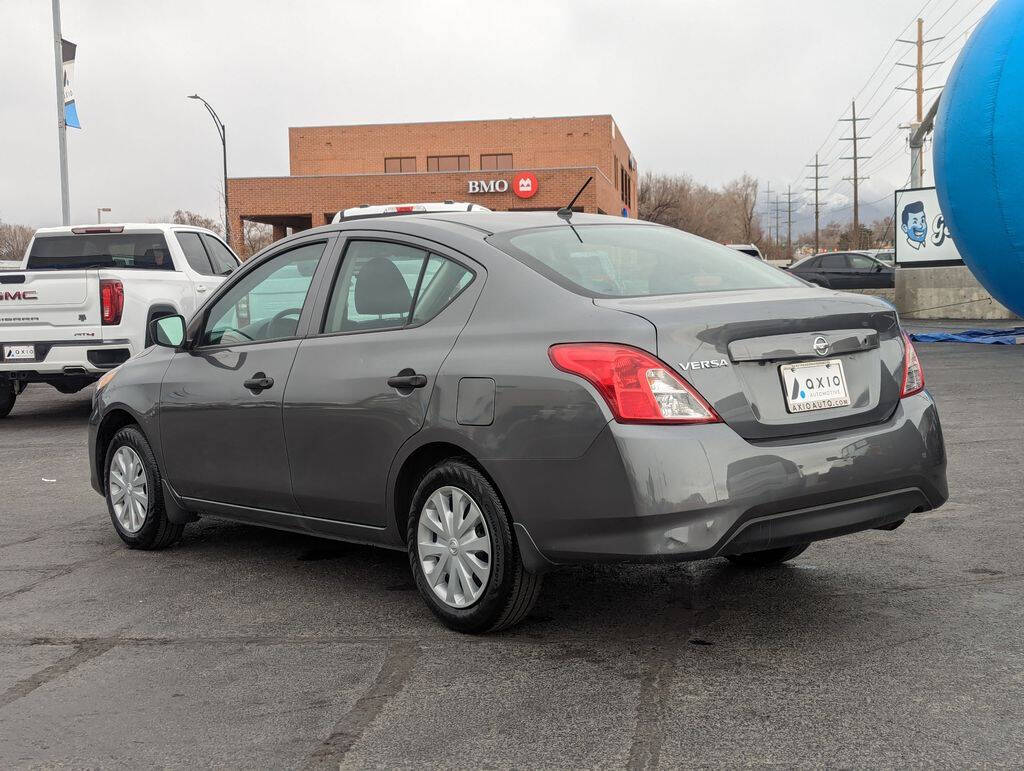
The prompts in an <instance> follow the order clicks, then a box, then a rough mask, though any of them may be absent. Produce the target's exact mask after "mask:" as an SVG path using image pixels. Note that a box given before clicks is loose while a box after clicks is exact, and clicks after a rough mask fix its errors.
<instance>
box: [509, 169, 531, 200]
mask: <svg viewBox="0 0 1024 771" xmlns="http://www.w3.org/2000/svg"><path fill="white" fill-rule="evenodd" d="M512 192H513V193H515V194H516V195H517V196H519V197H520V198H532V197H533V194H534V193H536V192H537V177H535V176H534V175H533V174H531V173H530V172H528V171H521V172H519V173H518V174H516V175H515V176H514V177H513V178H512Z"/></svg>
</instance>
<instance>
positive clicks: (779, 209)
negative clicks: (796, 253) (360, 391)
mask: <svg viewBox="0 0 1024 771" xmlns="http://www.w3.org/2000/svg"><path fill="white" fill-rule="evenodd" d="M780 204H781V201H780V199H779V194H778V193H776V194H775V246H776V247H777V246H779V243H780V242H781V241H782V229H781V228H780V227H779V215H781V214H782V207H781V205H780Z"/></svg>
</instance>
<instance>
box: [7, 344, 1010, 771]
mask: <svg viewBox="0 0 1024 771" xmlns="http://www.w3.org/2000/svg"><path fill="white" fill-rule="evenodd" d="M919 348H920V352H921V358H922V361H923V363H924V366H925V372H926V376H927V381H928V385H929V388H930V389H931V390H932V392H933V394H934V395H935V397H936V398H937V400H938V402H939V405H940V409H941V412H942V417H943V422H944V429H945V434H946V441H947V446H948V450H949V479H950V488H951V495H952V497H951V500H950V502H949V503H948V504H947V505H946V506H945V507H944V508H943V509H940V510H938V511H935V512H930V513H926V514H920V515H916V516H915V517H913V518H912V519H911V520H909V521H908V522H907V524H906V525H905V526H904V527H902V528H901V529H899V530H897V531H895V532H892V533H887V532H869V533H865V534H860V535H856V536H852V537H848V538H845V539H839V540H836V541H829V542H824V543H820V544H816V545H814V546H812V547H811V548H810V549H809V550H808V551H807V552H806V553H805V554H804V555H802V556H801V557H800V558H798V559H797V560H795V561H794V562H793V563H792V564H791V565H790V566H788V567H783V568H778V569H773V570H767V571H749V570H741V569H737V568H734V567H732V566H730V565H729V564H728V563H726V562H725V561H724V560H715V561H710V562H704V563H691V564H677V565H667V566H654V567H652V566H642V567H640V566H630V567H615V566H604V567H584V568H573V569H563V570H561V571H559V572H556V573H554V574H552V575H550V576H549V577H548V579H547V581H546V584H545V590H544V593H543V595H542V597H541V600H540V602H539V603H538V606H537V608H536V610H535V611H534V614H533V615H532V617H531V618H530V619H529V620H528V621H527V622H526V623H524V624H523V625H522V626H520V627H517V628H516V629H514V630H512V631H511V632H509V633H505V634H502V635H498V636H491V637H480V638H471V637H465V636H460V635H458V634H455V633H452V632H449V631H446V630H445V629H443V628H442V627H440V626H439V625H438V624H436V623H435V622H434V621H433V619H432V617H431V616H430V615H429V613H428V611H427V610H426V608H425V606H424V605H423V604H422V603H421V601H420V599H419V597H418V596H417V594H416V592H415V589H414V587H413V585H412V582H411V580H410V577H409V573H408V567H407V564H406V561H405V557H404V555H402V554H399V553H393V552H387V551H381V550H377V549H371V548H365V547H359V546H349V545H345V544H337V543H333V542H330V541H322V540H317V539H313V538H308V537H302V536H296V535H289V534H282V533H276V532H273V531H269V530H261V529H258V528H255V527H246V526H242V525H236V524H229V523H223V522H217V521H214V520H204V521H202V522H200V523H198V524H196V525H193V526H190V528H189V529H188V530H187V531H186V534H185V537H184V539H183V541H182V542H181V543H180V544H179V545H178V546H176V547H174V548H172V549H170V550H168V551H164V552H158V553H144V552H136V551H130V550H128V549H126V548H124V547H123V546H122V545H121V542H120V541H119V540H118V538H117V536H116V535H115V534H114V531H113V529H112V527H111V525H110V522H109V520H108V518H107V513H106V509H105V506H104V504H103V501H102V499H101V498H100V497H99V496H97V495H96V494H95V493H93V491H92V490H91V488H90V487H89V484H88V464H87V461H86V428H85V421H86V417H87V415H88V412H89V398H90V393H91V391H90V392H84V393H82V394H79V395H77V396H73V397H65V396H61V395H59V394H57V393H56V392H55V391H53V390H52V389H49V388H47V387H44V386H33V387H31V388H30V389H29V391H28V392H27V393H26V394H25V395H23V397H22V398H21V399H20V400H19V403H18V405H17V407H16V408H15V411H14V412H13V413H12V415H11V417H9V418H8V419H7V420H5V421H3V422H2V423H0V480H2V491H3V494H2V496H0V766H3V767H11V766H18V767H20V766H30V765H39V766H52V765H61V764H66V765H69V766H72V767H86V766H87V767H142V766H156V765H159V766H213V765H219V766H231V767H236V766H263V767H337V766H338V765H339V764H340V765H341V766H344V767H385V766H387V767H411V766H421V767H422V766H440V767H510V766H517V767H561V768H565V767H583V766H588V767H589V766H602V767H620V766H630V767H635V768H638V767H652V766H659V765H660V766H696V765H701V766H735V765H748V764H749V765H767V764H781V765H787V766H789V765H800V766H822V765H828V766H868V765H875V766H878V765H901V766H906V765H915V766H917V765H931V764H938V765H949V766H980V765H993V764H995V765H1000V764H1002V765H1017V764H1019V763H1020V760H1021V758H1022V757H1024V698H1022V694H1024V623H1022V622H1024V595H1022V589H1024V562H1022V557H1021V554H1022V548H1024V539H1022V537H1021V536H1022V532H1024V526H1022V521H1024V474H1022V473H1021V456H1022V453H1024V346H1013V347H1010V346H1007V347H997V346H970V345H922V346H920V347H919Z"/></svg>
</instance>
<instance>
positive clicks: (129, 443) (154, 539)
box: [103, 426, 185, 551]
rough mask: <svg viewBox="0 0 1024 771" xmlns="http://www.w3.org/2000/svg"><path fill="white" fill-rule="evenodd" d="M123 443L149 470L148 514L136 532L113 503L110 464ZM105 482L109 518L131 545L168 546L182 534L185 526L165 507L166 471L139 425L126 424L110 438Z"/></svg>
mask: <svg viewBox="0 0 1024 771" xmlns="http://www.w3.org/2000/svg"><path fill="white" fill-rule="evenodd" d="M122 447H129V448H131V449H132V450H133V451H134V452H135V454H136V455H137V456H138V458H139V459H140V460H141V462H142V466H143V469H144V471H145V474H146V493H147V498H148V501H147V504H146V516H145V519H144V520H143V523H142V526H141V527H140V528H139V529H138V530H137V531H135V532H132V531H131V530H129V529H126V528H125V526H123V525H122V523H121V522H120V521H119V520H118V516H117V512H116V511H115V509H114V503H113V501H112V500H111V484H110V473H111V469H110V466H111V463H112V462H113V460H114V455H115V454H116V453H117V451H118V450H120V449H121V448H122ZM103 486H104V489H105V498H106V501H107V511H108V512H109V513H110V521H111V522H113V524H114V530H116V531H117V534H118V536H120V538H121V540H122V541H124V542H125V543H126V544H127V545H128V546H129V548H132V549H145V550H150V551H153V550H156V549H166V548H167V547H168V546H170V545H171V544H172V543H174V542H175V541H177V540H178V539H179V538H180V537H181V533H182V531H183V530H184V529H185V526H184V525H182V524H176V523H174V522H171V521H170V520H169V519H168V518H167V512H166V511H165V509H164V496H163V475H162V474H161V473H160V468H159V467H158V466H157V463H156V457H155V456H154V455H153V450H152V449H151V448H150V446H149V442H147V441H146V437H145V436H143V435H142V432H141V431H140V430H139V429H138V428H137V427H135V426H125V427H124V428H122V429H121V430H120V431H118V432H117V433H116V434H114V438H113V439H112V440H111V441H110V446H109V447H107V455H106V458H105V460H104V465H103Z"/></svg>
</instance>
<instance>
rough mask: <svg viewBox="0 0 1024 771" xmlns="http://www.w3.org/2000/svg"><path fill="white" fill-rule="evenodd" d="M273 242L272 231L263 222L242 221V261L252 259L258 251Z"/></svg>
mask: <svg viewBox="0 0 1024 771" xmlns="http://www.w3.org/2000/svg"><path fill="white" fill-rule="evenodd" d="M273 240H274V229H273V228H272V227H270V225H267V224H265V223H263V222H252V221H250V220H243V221H242V254H241V255H239V256H240V257H241V258H242V259H243V260H247V259H249V258H250V257H252V256H253V255H254V254H256V252H258V251H259V250H260V249H262V248H264V247H266V246H269V245H270V244H271V242H272V241H273Z"/></svg>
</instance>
